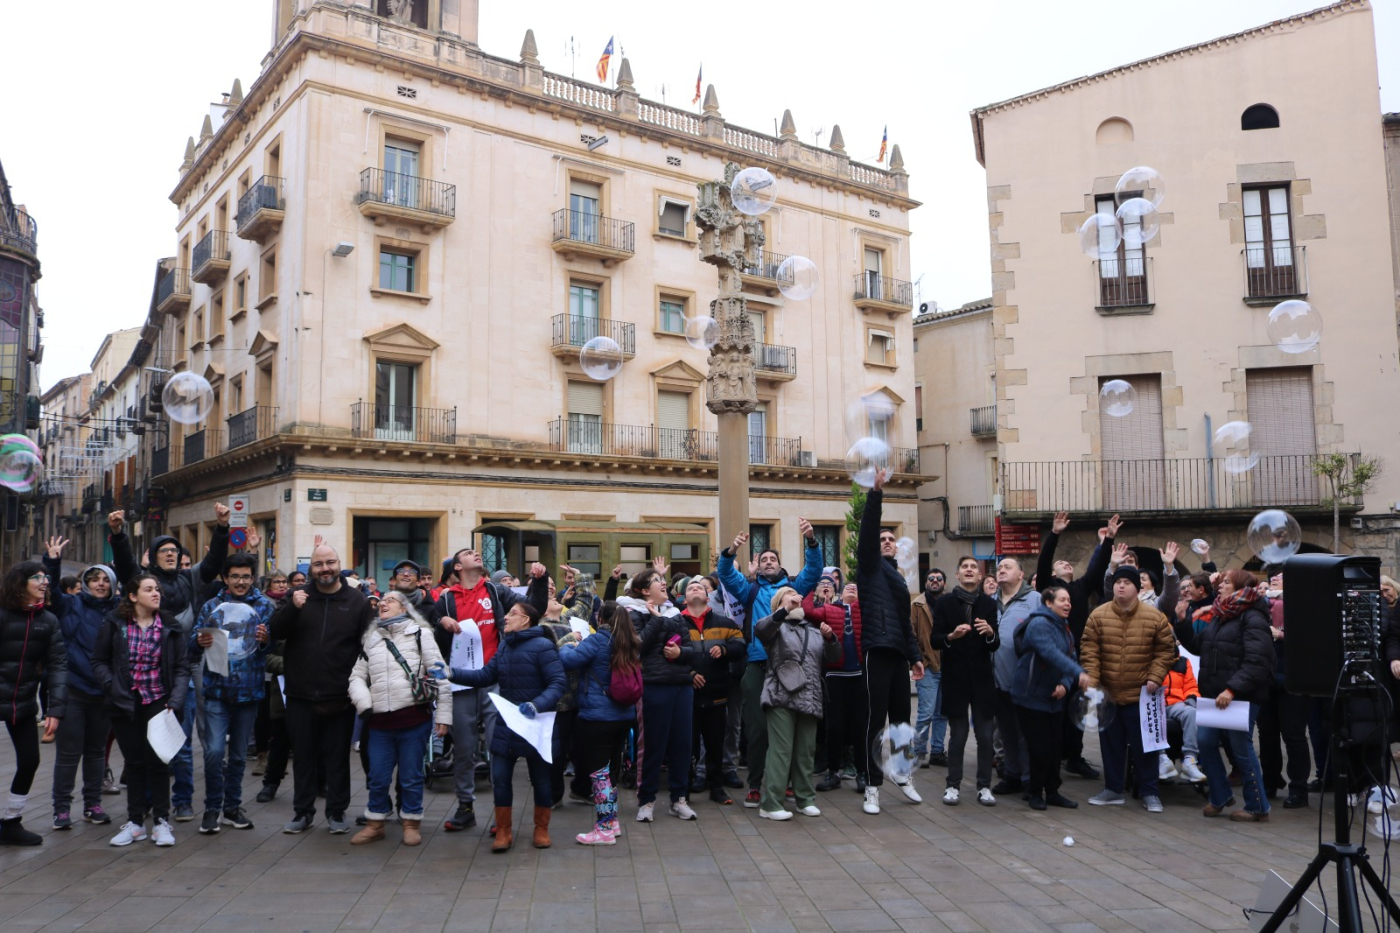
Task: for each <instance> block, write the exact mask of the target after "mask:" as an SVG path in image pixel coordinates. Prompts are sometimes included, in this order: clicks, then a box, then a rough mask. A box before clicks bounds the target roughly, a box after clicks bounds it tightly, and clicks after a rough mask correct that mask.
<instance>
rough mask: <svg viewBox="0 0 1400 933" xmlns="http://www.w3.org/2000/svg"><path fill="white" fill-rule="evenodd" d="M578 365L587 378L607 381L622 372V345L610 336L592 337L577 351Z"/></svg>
mask: <svg viewBox="0 0 1400 933" xmlns="http://www.w3.org/2000/svg"><path fill="white" fill-rule="evenodd" d="M578 365H579V368H580V369H582V370H583V373H584V375H586V376H587V377H588V378H589V379H593V380H595V381H597V382H607V381H608V380H609V379H611V378H612V377H613V376H616V375H617V374H618V373H620V372H622V347H620V346H618V343H617V341H616V340H614V339H612V338H611V337H594V338H593V339H592V340H590V341H588V342H587V343H585V344H584V345H583V348H582V349H580V350H579V351H578Z"/></svg>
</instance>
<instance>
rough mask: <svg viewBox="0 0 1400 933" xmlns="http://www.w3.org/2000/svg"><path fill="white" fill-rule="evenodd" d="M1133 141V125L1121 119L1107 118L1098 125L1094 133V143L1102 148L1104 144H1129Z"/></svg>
mask: <svg viewBox="0 0 1400 933" xmlns="http://www.w3.org/2000/svg"><path fill="white" fill-rule="evenodd" d="M1132 141H1133V125H1132V124H1131V123H1129V122H1128V121H1127V120H1124V119H1123V118H1122V117H1109V118H1108V119H1107V120H1105V121H1103V122H1102V123H1100V124H1099V128H1098V130H1097V132H1095V133H1094V142H1095V143H1097V144H1098V145H1100V146H1102V145H1103V144H1104V143H1130V142H1132Z"/></svg>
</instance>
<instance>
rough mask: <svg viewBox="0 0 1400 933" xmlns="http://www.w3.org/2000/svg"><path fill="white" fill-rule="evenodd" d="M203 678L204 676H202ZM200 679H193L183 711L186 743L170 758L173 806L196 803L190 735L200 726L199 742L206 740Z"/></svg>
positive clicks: (171, 800) (186, 805)
mask: <svg viewBox="0 0 1400 933" xmlns="http://www.w3.org/2000/svg"><path fill="white" fill-rule="evenodd" d="M201 679H202V678H201ZM200 689H201V685H200V679H196V680H192V681H191V683H190V689H189V690H188V691H187V692H186V693H185V710H184V712H183V713H181V718H180V725H182V726H184V727H185V744H184V745H183V746H182V747H181V748H180V750H179V751H178V752H176V754H175V757H174V758H172V759H170V775H171V777H173V778H174V779H175V782H174V787H173V788H172V789H171V791H170V805H171V807H173V808H176V809H178V808H180V807H188V806H193V804H194V743H193V742H191V741H190V735H191V734H192V733H193V731H194V727H195V726H196V725H198V726H199V744H200V745H203V744H204V742H205V735H206V733H205V728H204V716H203V714H202V712H203V708H204V698H203V697H201V696H199V691H200Z"/></svg>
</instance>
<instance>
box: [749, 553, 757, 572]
mask: <svg viewBox="0 0 1400 933" xmlns="http://www.w3.org/2000/svg"><path fill="white" fill-rule="evenodd" d="M756 573H758V558H757V557H751V558H749V576H753V575H754V574H756Z"/></svg>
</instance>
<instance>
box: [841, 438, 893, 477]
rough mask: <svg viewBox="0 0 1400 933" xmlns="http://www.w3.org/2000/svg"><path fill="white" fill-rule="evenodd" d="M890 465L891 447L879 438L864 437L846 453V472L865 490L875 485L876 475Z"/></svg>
mask: <svg viewBox="0 0 1400 933" xmlns="http://www.w3.org/2000/svg"><path fill="white" fill-rule="evenodd" d="M889 465H890V445H889V444H886V443H885V442H884V441H882V440H880V439H879V438H878V437H862V438H861V439H860V440H858V441H856V442H855V443H854V444H852V445H851V449H850V450H848V451H846V472H847V473H848V474H850V477H851V480H852V481H853V482H854V483H855V484H856V485H857V486H860V487H862V488H864V489H870V488H871V487H873V486H874V485H875V473H876V472H877V471H879V470H883V469H885V468H886V467H888V466H889Z"/></svg>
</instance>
